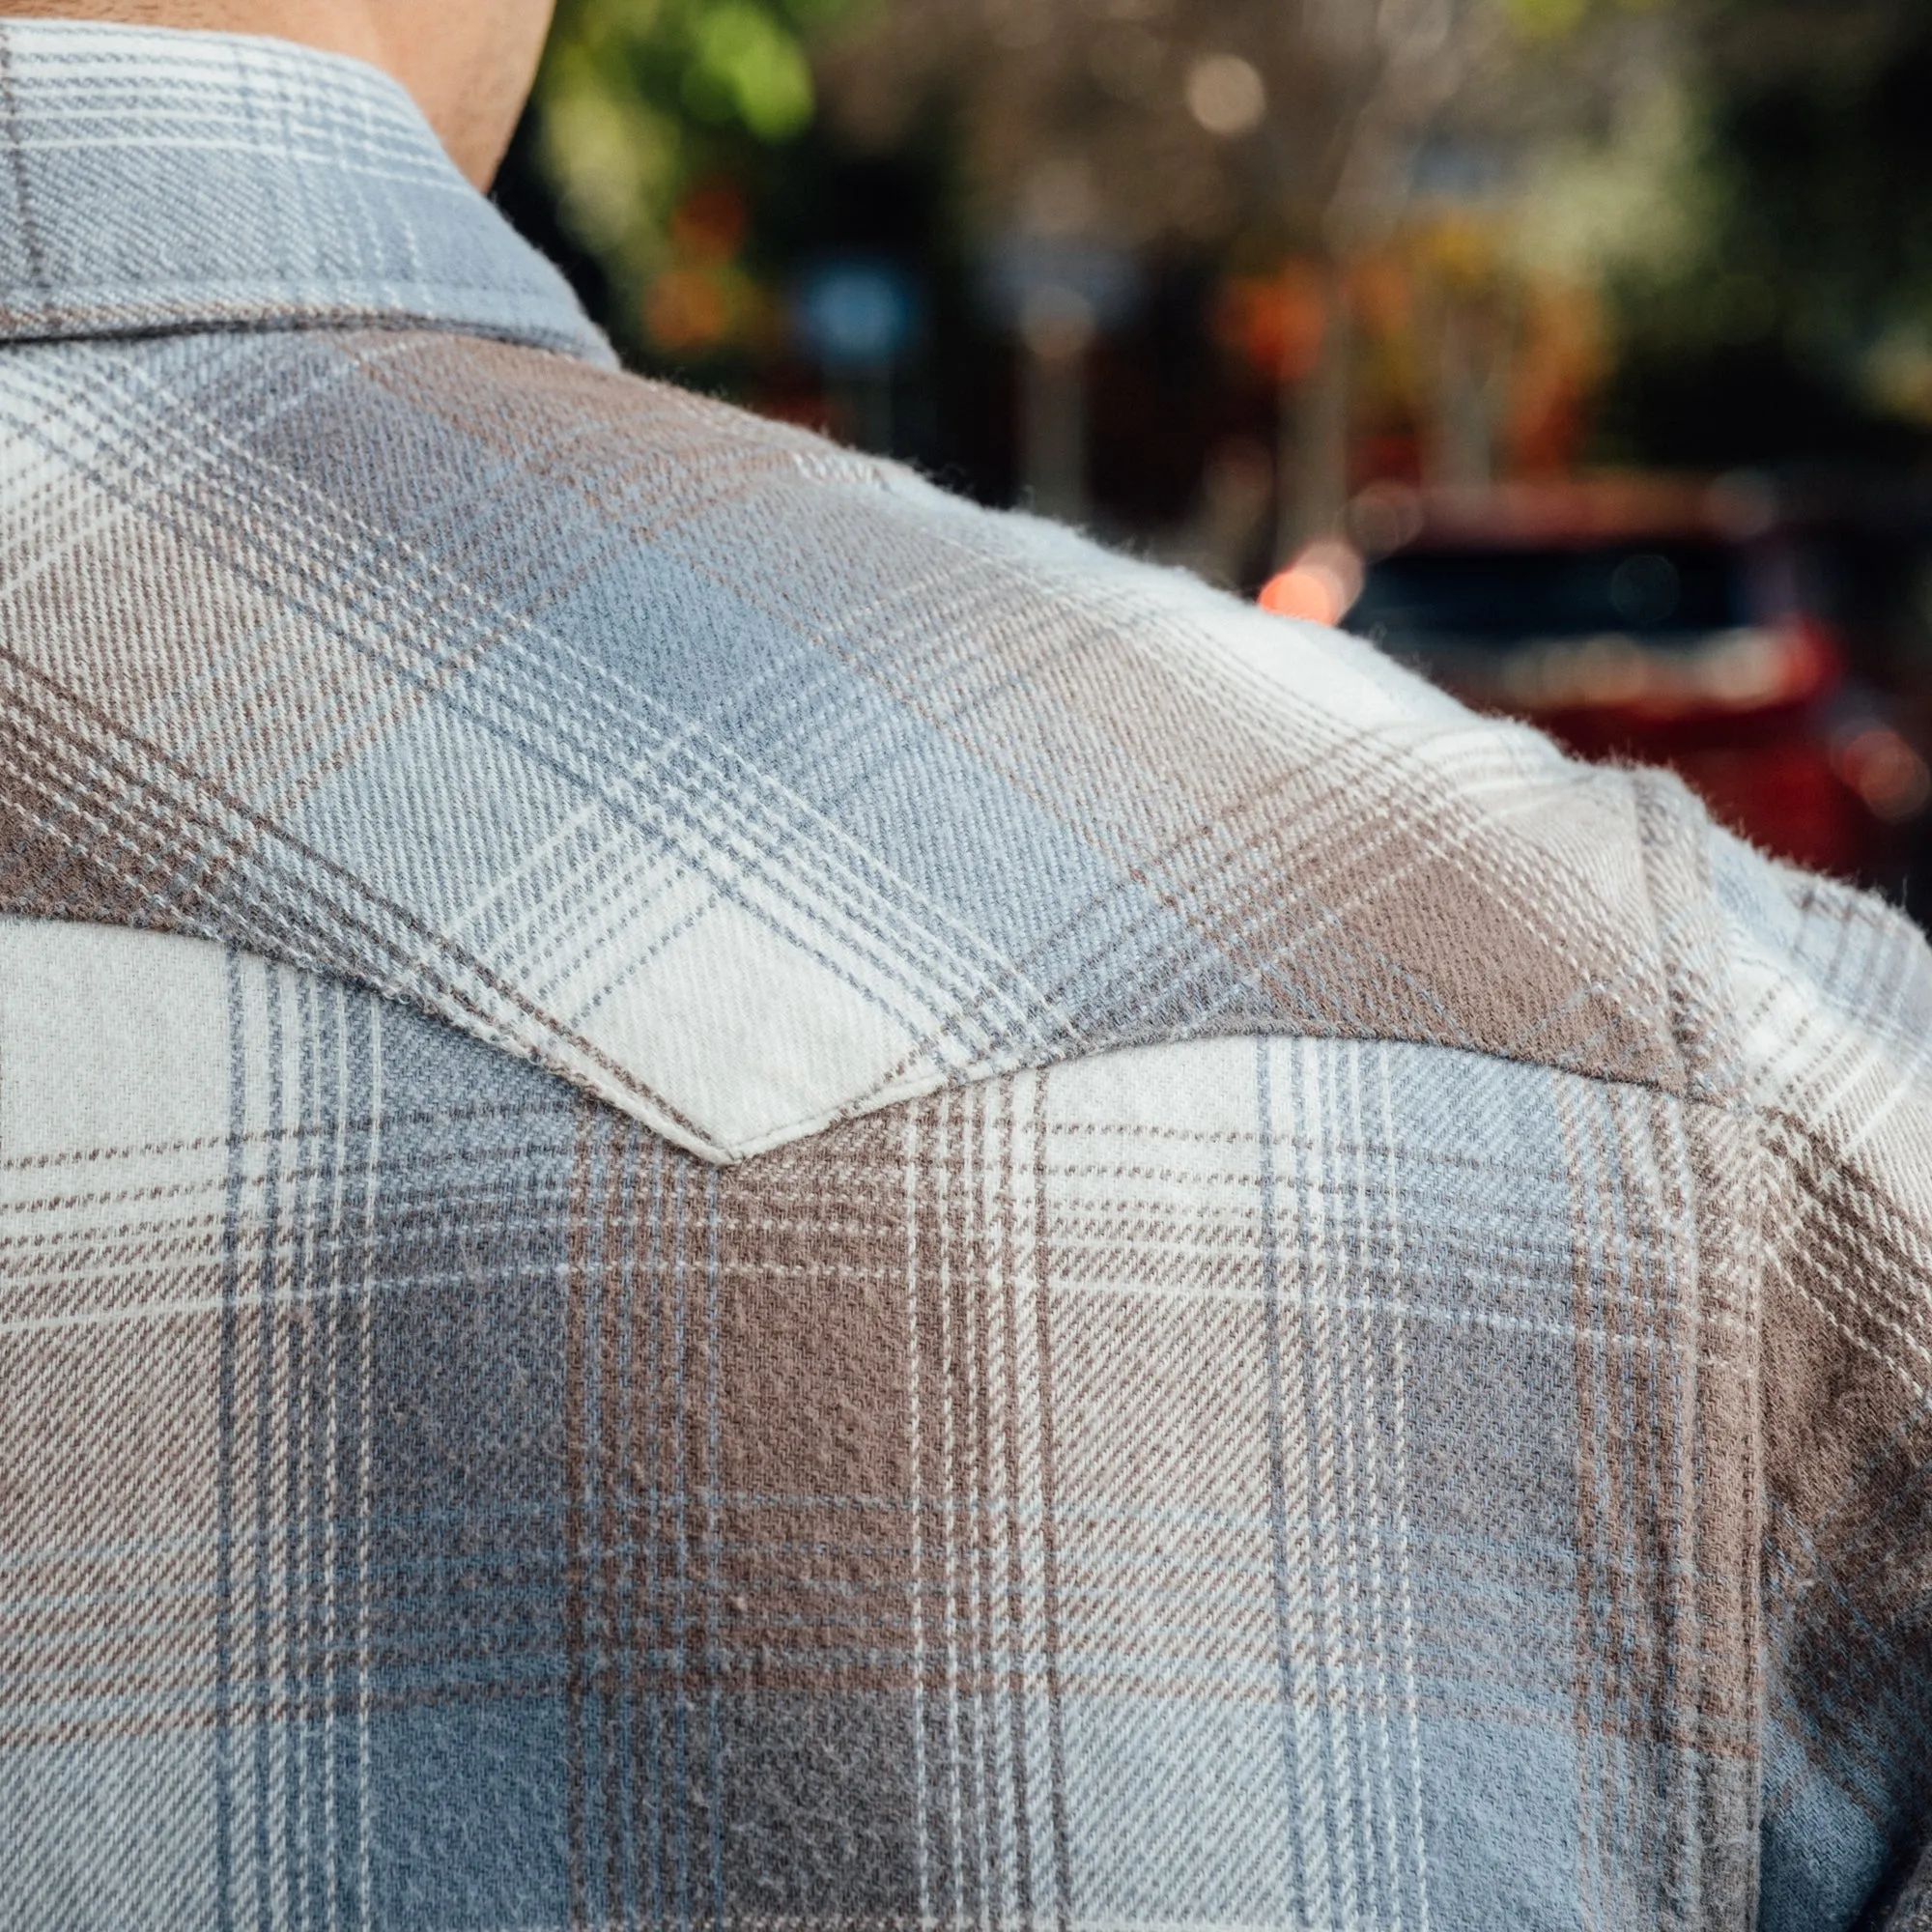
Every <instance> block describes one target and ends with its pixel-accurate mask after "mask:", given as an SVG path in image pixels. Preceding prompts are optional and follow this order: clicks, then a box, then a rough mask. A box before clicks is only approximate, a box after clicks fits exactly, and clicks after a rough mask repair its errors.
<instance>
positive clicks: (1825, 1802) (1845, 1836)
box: [1714, 835, 1932, 1932]
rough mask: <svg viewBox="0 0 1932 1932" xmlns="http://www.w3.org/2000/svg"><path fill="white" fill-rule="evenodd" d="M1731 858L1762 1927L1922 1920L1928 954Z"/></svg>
mask: <svg viewBox="0 0 1932 1932" xmlns="http://www.w3.org/2000/svg"><path fill="white" fill-rule="evenodd" d="M1714 870H1715V874H1716V883H1717V887H1718V893H1719V901H1720V905H1721V908H1722V914H1723V919H1724V923H1725V927H1726V930H1727V936H1728V947H1727V951H1728V953H1729V963H1730V966H1731V972H1732V980H1733V987H1734V990H1735V992H1736V994H1737V996H1738V1019H1739V1026H1740V1032H1739V1035H1738V1038H1739V1041H1740V1048H1741V1052H1742V1056H1743V1060H1744V1067H1743V1069H1742V1071H1743V1075H1744V1078H1743V1083H1742V1091H1743V1093H1744V1094H1745V1095H1746V1096H1747V1104H1748V1105H1749V1106H1750V1107H1751V1109H1752V1112H1753V1114H1754V1116H1755V1122H1756V1125H1757V1129H1758V1132H1757V1140H1758V1148H1759V1151H1760V1155H1761V1160H1760V1162H1759V1174H1760V1177H1761V1186H1762V1197H1761V1198H1762V1209H1763V1223H1762V1225H1763V1257H1762V1273H1761V1276H1760V1284H1761V1288H1760V1294H1761V1299H1760V1305H1759V1322H1760V1337H1761V1349H1760V1357H1759V1360H1760V1378H1761V1379H1760V1403H1761V1418H1762V1422H1761V1426H1762V1437H1761V1442H1762V1459H1761V1465H1760V1469H1761V1495H1760V1501H1761V1508H1762V1543H1761V1550H1762V1572H1761V1592H1762V1598H1761V1602H1762V1618H1763V1622H1762V1632H1763V1666H1764V1704H1763V1735H1762V1740H1761V1764H1762V1810H1761V1826H1760V1855H1761V1863H1760V1889H1759V1923H1760V1925H1762V1926H1764V1927H1767V1928H1776V1932H1787V1928H1788V1932H1799V1928H1823V1927H1833V1926H1850V1925H1852V1924H1853V1923H1854V1922H1857V1923H1860V1924H1877V1925H1884V1926H1888V1927H1895V1928H1901V1932H1902V1928H1904V1927H1906V1926H1908V1925H1909V1926H1915V1927H1916V1926H1918V1925H1920V1924H1921V1923H1927V1924H1932V1917H1928V1916H1927V1915H1926V1900H1925V1898H1924V1897H1923V1896H1921V1894H1922V1893H1925V1892H1927V1891H1928V1889H1932V1882H1928V1878H1927V1876H1926V1870H1925V1869H1923V1868H1921V1869H1920V1873H1919V1876H1918V1879H1917V1880H1914V1878H1913V1873H1914V1870H1915V1867H1922V1866H1923V1864H1924V1861H1925V1860H1926V1856H1927V1850H1926V1848H1927V1843H1928V1810H1929V1809H1932V1403H1928V1394H1932V953H1928V952H1927V948H1926V945H1925V942H1924V939H1923V937H1922V936H1921V935H1920V933H1919V932H1918V929H1917V928H1916V927H1915V926H1914V925H1912V924H1911V923H1908V922H1907V921H1906V920H1905V919H1903V918H1902V917H1900V916H1899V915H1898V914H1896V913H1894V912H1893V911H1891V910H1890V909H1889V908H1888V907H1886V906H1884V905H1882V904H1880V903H1879V902H1878V901H1876V900H1875V899H1873V898H1871V897H1869V896H1867V895H1863V894H1861V893H1858V892H1855V891H1853V890H1851V889H1849V888H1846V887H1843V886H1839V885H1834V884H1831V883H1829V882H1826V881H1822V880H1818V879H1813V878H1810V877H1807V876H1804V875H1803V874H1800V873H1796V872H1793V871H1790V870H1788V869H1786V868H1784V867H1779V866H1776V865H1774V864H1772V863H1770V862H1768V861H1766V860H1764V859H1762V858H1760V857H1759V856H1758V855H1757V854H1755V853H1753V852H1751V851H1749V850H1748V849H1747V848H1746V847H1745V846H1743V845H1741V844H1739V843H1738V842H1737V841H1736V840H1733V839H1730V838H1727V837H1725V836H1723V835H1719V838H1718V847H1717V852H1716V863H1715V867H1714ZM1914 1898H1917V1899H1918V1901H1919V1903H1918V1905H1917V1906H1914V1905H1913V1904H1912V1902H1911V1901H1912V1899H1914Z"/></svg>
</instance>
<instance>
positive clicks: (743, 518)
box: [0, 329, 1694, 1158]
mask: <svg viewBox="0 0 1932 1932" xmlns="http://www.w3.org/2000/svg"><path fill="white" fill-rule="evenodd" d="M0 422H4V427H5V429H6V430H7V432H8V436H9V446H10V452H11V453H10V456H9V458H8V467H7V469H6V470H5V472H4V479H0V497H4V503H5V508H6V512H7V515H8V518H9V521H10V525H11V527H12V528H13V529H14V532H15V533H16V537H15V540H16V542H18V543H19V544H21V545H22V546H23V547H24V549H25V550H26V551H28V552H30V553H31V554H33V555H34V556H35V558H36V559H37V561H36V567H35V568H34V569H33V570H31V571H28V572H25V573H22V574H21V575H20V576H19V577H17V578H15V579H14V580H13V581H12V582H10V586H9V587H8V589H7V591H6V593H5V595H6V599H7V608H6V610H5V611H4V613H0V614H4V629H5V633H6V635H7V637H8V639H9V640H10V642H9V646H8V650H7V652H6V654H5V658H4V663H5V666H6V675H7V677H8V679H9V680H10V681H11V684H10V690H9V694H8V696H7V698H6V701H7V703H8V704H9V705H10V707H11V708H12V709H13V711H14V716H15V717H16V718H25V717H26V716H27V715H28V714H29V712H31V713H32V715H33V717H34V719H35V721H36V722H35V724H34V725H33V728H32V730H31V731H30V732H27V733H26V737H25V742H27V743H28V744H29V745H30V747H31V750H30V753H29V756H30V763H31V766H32V769H31V770H28V771H24V772H22V773H21V774H20V775H19V776H18V777H17V778H16V779H15V781H14V782H13V784H12V787H11V790H10V792H9V793H8V794H7V805H6V810H8V813H9V815H10V818H11V820H12V833H11V836H13V837H14V838H16V839H17V841H18V843H17V845H16V849H18V850H20V851H21V852H22V853H24V854H25V855H26V857H25V858H24V860H23V862H22V863H20V864H17V865H16V866H15V867H14V869H13V871H12V872H11V873H10V874H9V884H8V888H7V892H6V895H5V898H4V903H0V910H6V911H12V912H15V913H20V914H26V915H30V916H39V917H48V916H51V917H78V918H92V919H106V920H109V921H112V922H118V923H131V924H144V925H156V926H160V927H164V928H167V929H172V930H181V931H188V932H192V933H198V934H200V935H202V936H205V937H213V938H219V939H223V940H227V941H230V942H232V943H234V944H237V945H240V946H241V947H244V948H246V949H249V950H252V951H255V952H264V953H267V954H270V955H272V956H277V957H281V958H284V959H287V960H289V961H291V962H292V963H294V964H297V965H299V966H304V967H308V968H315V969H320V970H326V971H329V972H333V973H337V974H342V975H346V976H348V977H351V978H354V979H356V980H361V981H363V982H365V983H368V984H371V985H374V986H376V987H377V988H379V989H381V990H384V991H385V992H390V993H393V994H397V995H399V996H402V997H406V998H409V999H411V1000H413V1001H414V1002H415V1003H417V1004H418V1005H421V1006H425V1007H427V1008H429V1009H431V1010H433V1011H435V1012H437V1013H439V1014H440V1015H441V1016H442V1017H444V1018H446V1019H448V1020H450V1021H451V1022H452V1023H454V1024H456V1025H458V1026H461V1027H464V1028H466V1029H468V1030H469V1031H470V1032H472V1033H475V1034H477V1035H479V1036H480V1037H485V1038H488V1039H491V1040H492V1041H494V1042H496V1043H497V1044H501V1045H505V1046H508V1047H510V1048H512V1049H513V1050H515V1051H518V1052H521V1053H524V1054H526V1055H528V1056H529V1057H532V1058H535V1059H537V1060H539V1061H540V1062H542V1063H543V1064H545V1065H548V1066H550V1067H552V1068H553V1069H554V1070H556V1071H559V1072H561V1073H563V1074H564V1075H565V1076H566V1077H568V1078H570V1079H572V1080H573V1081H575V1082H576V1083H577V1084H579V1085H580V1086H582V1087H583V1088H585V1089H586V1090H588V1091H589V1092H591V1093H593V1094H597V1095H598V1096H599V1097H600V1098H603V1099H605V1100H608V1101H610V1102H611V1103H613V1104H615V1105H617V1106H619V1107H621V1108H623V1109H624V1110H626V1111H627V1112H630V1113H632V1114H633V1115H634V1116H635V1117H636V1118H638V1119H639V1120H641V1121H643V1122H645V1123H646V1124H649V1125H651V1126H653V1127H654V1128H655V1129H657V1130H658V1131H661V1132H664V1133H666V1134H667V1135H668V1136H669V1137H670V1138H672V1139H673V1140H676V1141H677V1142H678V1143H679V1144H680V1145H683V1146H685V1147H687V1148H690V1149H692V1150H694V1151H699V1152H702V1153H705V1154H706V1155H707V1156H709V1157H712V1158H736V1157H740V1156H743V1155H745V1154H749V1153H752V1152H755V1151H760V1150H762V1149H765V1148H770V1147H775V1146H779V1145H782V1144H783V1143H784V1142H786V1141H788V1140H792V1139H796V1138H798V1137H800V1136H802V1135H804V1134H808V1133H810V1132H814V1131H816V1130H818V1129H819V1128H821V1127H823V1126H825V1125H827V1124H829V1123H831V1122H835V1121H838V1120H841V1119H845V1118H849V1117H851V1116H854V1115H858V1114H863V1113H866V1112H868V1111H870V1110H872V1109H874V1108H878V1107H883V1106H886V1105H890V1104H892V1103H894V1102H895V1101H899V1100H903V1099H906V1098H909V1097H912V1096H915V1095H917V1094H922V1093H927V1092H931V1091H933V1090H934V1089H935V1088H937V1087H939V1086H941V1085H945V1084H949V1083H956V1082H958V1081H961V1080H970V1079H977V1078H981V1077H988V1076H992V1075H997V1074H1000V1073H1002V1072H1006V1071H1009V1070H1011V1069H1013V1068H1016V1067H1019V1066H1026V1065H1047V1064H1051V1063H1052V1062H1055V1061H1059V1060H1065V1059H1068V1058H1073V1057H1078V1056H1082V1055H1086V1054H1091V1053H1094V1052H1097V1051H1102V1050H1106V1049H1109V1048H1114V1047H1122V1046H1134V1045H1146V1044H1151V1043H1155V1042H1159V1041H1168V1040H1178V1039H1191V1038H1203V1037H1222V1036H1230V1035H1241V1034H1246V1035H1264V1034H1272V1035H1283V1036H1310V1037H1349V1038H1370V1039H1389V1040H1402V1041H1409V1042H1417V1043H1424V1044H1435V1045H1442V1046H1449V1047H1454V1048H1459V1049H1463V1050H1467V1051H1472V1052H1478V1053H1484V1054H1490V1055H1493V1056H1497V1057H1500V1058H1503V1059H1508V1060H1514V1061H1518V1062H1522V1063H1527V1064H1531V1065H1549V1066H1553V1067H1557V1068H1560V1069H1564V1070H1567V1071H1571V1072H1577V1073H1581V1074H1584V1075H1587V1076H1590V1077H1597V1078H1604V1079H1611V1080H1619V1081H1630V1082H1635V1083H1638V1084H1643V1085H1651V1086H1657V1087H1660V1088H1662V1089H1666V1090H1668V1091H1672V1092H1681V1091H1684V1089H1685V1084H1686V1081H1687V1079H1688V1078H1689V1077H1690V1075H1689V1073H1688V1072H1687V1062H1686V1059H1685V1052H1684V1044H1683V1027H1682V1024H1681V1022H1682V1014H1681V1013H1680V1012H1679V1011H1678V1010H1677V1009H1676V1008H1675V1007H1674V1006H1673V999H1674V998H1675V995H1674V994H1673V990H1672V975H1673V971H1674V969H1673V966H1672V963H1671V961H1672V945H1673V943H1674V942H1673V941H1672V940H1671V939H1670V937H1669V935H1668V933H1666V932H1665V930H1664V929H1663V928H1662V926H1661V925H1660V922H1659V918H1658V915H1657V910H1656V903H1655V894H1654V891H1653V886H1654V882H1655V878H1654V875H1655V873H1656V868H1657V863H1658V853H1657V852H1656V851H1654V850H1653V849H1652V847H1653V845H1654V844H1655V842H1656V838H1657V837H1658V836H1660V835H1658V833H1657V831H1656V827H1657V826H1658V825H1661V824H1664V823H1665V821H1668V824H1669V825H1675V824H1676V823H1677V819H1678V817H1681V816H1682V813H1681V812H1678V811H1677V809H1676V808H1671V809H1670V810H1666V811H1665V812H1664V813H1663V816H1662V818H1660V817H1659V814H1658V811H1657V810H1655V809H1653V807H1652V806H1651V805H1649V804H1647V803H1646V798H1647V797H1648V793H1647V792H1646V789H1645V785H1646V782H1647V781H1638V780H1635V779H1634V778H1632V777H1631V776H1630V775H1627V774H1622V773H1617V772H1608V771H1602V770H1593V769H1589V768H1585V767H1582V766H1578V765H1577V764H1574V763H1572V762H1570V761H1568V760H1567V759H1565V758H1564V757H1562V756H1561V755H1560V754H1559V753H1557V752H1556V751H1555V750H1554V749H1553V748H1552V747H1551V746H1550V745H1549V744H1548V742H1547V741H1546V740H1544V739H1543V738H1541V737H1540V736H1538V735H1537V734H1535V733H1533V732H1531V731H1528V730H1526V729H1524V728H1522V727H1520V726H1517V725H1508V724H1504V723H1500V722H1497V721H1494V720H1490V719H1483V718H1478V717H1476V716H1473V715H1472V714H1470V713H1469V712H1467V711H1465V710H1463V708H1462V707H1460V706H1459V705H1457V704H1455V703H1453V702H1452V701H1451V700H1449V699H1448V698H1446V697H1445V696H1442V695H1440V694H1439V693H1436V692H1435V691H1434V690H1432V689H1431V688H1430V687H1428V686H1427V685H1425V684H1423V683H1422V682H1420V681H1419V680H1417V679H1415V678H1413V677H1411V676H1409V675H1408V674H1406V672H1404V671H1403V670H1401V669H1399V668H1397V667H1395V666H1394V665H1392V664H1390V663H1389V662H1388V661H1386V660H1385V659H1383V658H1382V657H1381V656H1379V655H1378V653H1377V652H1376V651H1375V650H1373V649H1372V648H1371V647H1370V646H1368V645H1366V644H1364V643H1362V642H1360V641H1359V640H1357V639H1351V638H1348V637H1344V636H1342V635H1340V634H1338V633H1335V632H1332V631H1326V630H1322V629H1320V628H1317V627H1314V626H1309V625H1303V624H1297V623H1294V622H1293V621H1291V620H1287V619H1283V618H1279V617H1275V616H1272V615H1269V614H1266V613H1264V612H1261V611H1255V610H1253V609H1251V608H1249V607H1246V606H1244V605H1242V604H1240V603H1238V602H1236V600H1234V599H1232V598H1229V597H1226V596H1223V595H1221V594H1220V593H1218V592H1215V591H1213V590H1211V589H1209V588H1208V587H1207V586H1206V585H1204V584H1202V583H1200V582H1198V581H1195V580H1193V579H1190V578H1188V577H1186V576H1184V575H1182V574H1179V573H1177V572H1173V571H1168V570H1162V569H1156V568H1153V567H1151V566H1150V565H1148V564H1146V563H1144V562H1140V561H1137V560H1135V559H1133V558H1130V557H1125V556H1122V555H1118V554H1112V553H1110V552H1108V551H1105V550H1103V549H1101V548H1099V547H1097V546H1095V545H1094V544H1092V543H1090V542H1088V541H1086V540H1085V539H1083V538H1081V537H1079V536H1077V535H1075V534H1073V533H1071V532H1068V531H1066V530H1065V529H1062V528H1060V527H1058V526H1052V525H1049V524H1046V523H1043V522H1040V521H1037V520H1036V519H1032V518H1029V517H1024V516H1017V515H1011V514H999V513H994V512H990V511H986V510H983V509H980V508H978V507H976V506H974V505H972V504H969V503H966V502H963V501H961V500H960V499H958V498H956V497H951V496H948V495H947V494H945V493H944V492H942V491H940V490H938V489H935V488H933V487H932V486H930V485H929V484H927V483H926V482H924V481H923V480H922V479H920V478H918V477H917V476H915V475H913V474H912V473H911V472H909V471H907V470H905V469H900V468H897V467H895V466H893V465H890V464H885V463H881V462H877V461H874V460H872V459H870V458H867V457H864V456H860V455H856V454H854V453H852V452H849V451H846V450H842V449H839V448H837V447H835V446H834V445H832V444H830V443H828V442H826V441H824V440H821V439H818V438H816V437H813V436H810V435H809V434H807V433H805V432H803V431H799V430H796V429H793V428H789V427H786V426H782V425H775V424H772V423H769V422H764V421H761V420H759V419H757V418H755V417H753V416H749V415H746V414H744V413H742V412H738V411H735V410H731V409H728V408H725V407H724V406H722V405H720V404H717V403H714V402H711V401H708V400H705V399H702V398H699V397H696V396H693V395H690V394H687V393H685V392H682V391H679V390H677V389H674V388H670V387H667V386H665V385H663V384H651V383H646V382H642V381H639V380H636V379H634V378H630V377H625V376H620V375H616V374H613V373H611V372H609V371H606V370H602V369H599V368H596V367H594V366H590V365H587V364H585V363H583V362H582V361H580V360H577V359H574V358H571V357H568V356H563V355H555V354H552V353H547V352H544V351H540V350H533V349H528V348H521V347H517V346H513V345H509V344H505V343H501V342H497V341H491V340H484V339H481V338H478V337H473V336H466V335H462V334H457V333H452V332H447V331H435V330H390V329H367V330H342V331H333V330H316V329H308V330H295V331H288V332H284V333H257V334H247V333H241V332H236V333H226V334H223V333H210V334H202V335H189V336H181V337H175V338H169V339H166V340H157V341H151V342H136V343H105V342H103V343H90V344H84V345H61V346H59V347H51V348H45V349H15V350H13V351H10V352H8V353H7V354H6V355H5V356H4V357H0ZM110 611H111V612H112V613H113V620H112V621H111V622H110V621H106V616H105V613H108V612H110ZM101 771H106V772H111V774H112V775H113V776H112V778H111V780H110V781H100V780H99V779H98V778H95V777H86V778H83V776H82V774H84V773H86V774H94V773H99V772H101ZM103 783H104V789H103ZM1687 810H1688V808H1687ZM1673 813H1674V814H1675V815H1673ZM1693 815H1694V814H1693ZM102 824H110V825H111V826H112V828H113V836H112V838H108V839H106V840H104V841H103V840H102V839H101V838H99V836H98V832H99V827H100V826H101V825H102ZM1668 837H1669V838H1678V834H1677V833H1676V832H1670V833H1669V834H1668Z"/></svg>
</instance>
